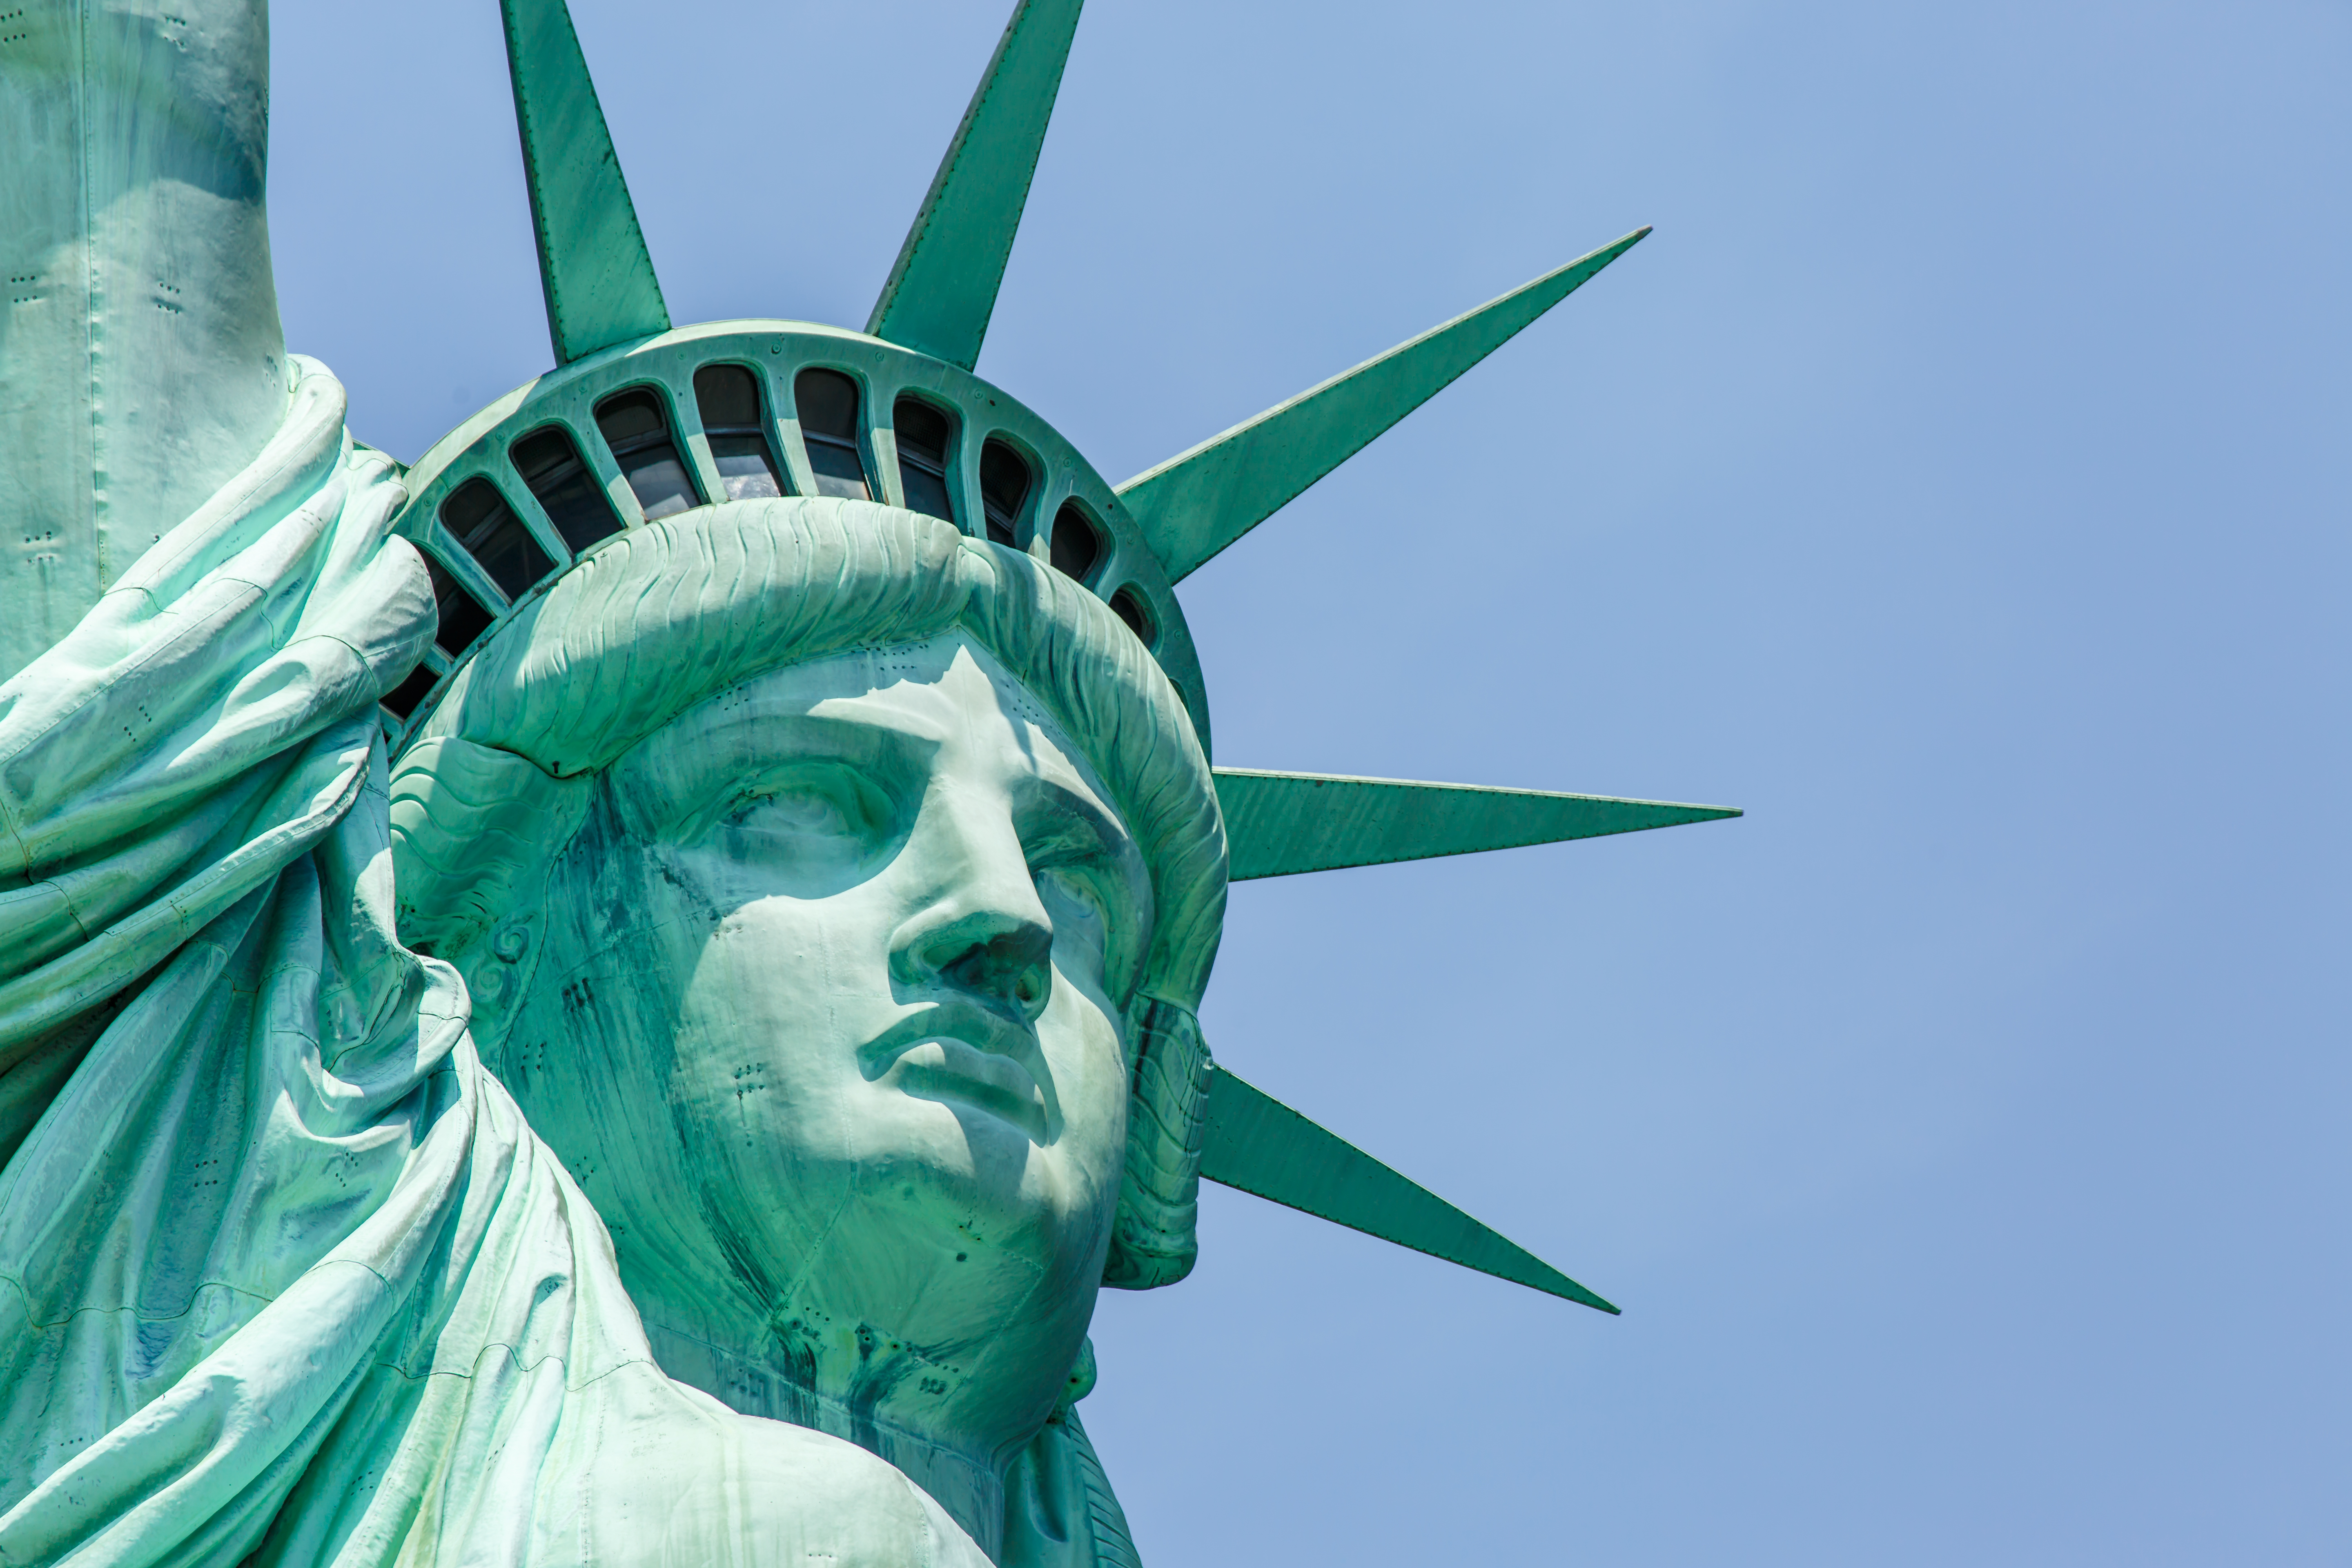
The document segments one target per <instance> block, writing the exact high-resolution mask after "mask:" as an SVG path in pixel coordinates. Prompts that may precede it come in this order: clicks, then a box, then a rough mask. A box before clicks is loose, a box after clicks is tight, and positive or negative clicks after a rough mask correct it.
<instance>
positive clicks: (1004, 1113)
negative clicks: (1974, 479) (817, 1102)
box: [857, 1001, 1049, 1146]
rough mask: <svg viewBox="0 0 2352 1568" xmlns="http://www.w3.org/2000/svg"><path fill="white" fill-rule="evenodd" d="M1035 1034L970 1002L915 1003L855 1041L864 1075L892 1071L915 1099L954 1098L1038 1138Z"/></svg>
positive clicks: (1040, 1108) (1043, 1132)
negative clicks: (886, 1024) (889, 1022)
mask: <svg viewBox="0 0 2352 1568" xmlns="http://www.w3.org/2000/svg"><path fill="white" fill-rule="evenodd" d="M1038 1054H1039V1053H1038V1048H1037V1037H1036V1036H1035V1035H1034V1033H1032V1032H1031V1031H1029V1030H1027V1029H1024V1028H1023V1027H1022V1026H1019V1025H1017V1024H1015V1023H1013V1021H1012V1020H1011V1019H1009V1018H1006V1017H1004V1016H1003V1015H1001V1014H999V1013H996V1012H993V1011H992V1010H991V1009H989V1008H986V1007H982V1006H979V1005H975V1004H972V1003H969V1002H957V1001H948V1002H934V1003H930V1004H929V1005H924V1006H920V1007H918V1008H916V1009H915V1010H914V1011H913V1012H911V1013H909V1014H908V1015H907V1016H905V1017H903V1018H901V1019H899V1020H898V1022H897V1023H895V1024H893V1025H891V1026H889V1027H888V1028H887V1029H885V1030H883V1031H882V1033H880V1034H879V1035H877V1036H876V1037H874V1038H873V1039H871V1040H869V1041H868V1042H866V1044H865V1045H864V1046H861V1047H858V1052H857V1065H858V1068H859V1070H860V1071H862V1072H863V1073H864V1074H865V1076H866V1079H867V1080H868V1081H869V1082H873V1081H878V1080H880V1079H883V1078H885V1077H895V1079H896V1080H897V1083H898V1088H899V1089H902V1090H904V1091H905V1092H907V1093H908V1094H911V1095H913V1096H915V1097H916V1098H917V1099H919V1100H954V1101H956V1102H957V1103H959V1104H962V1105H969V1106H971V1107H972V1108H973V1109H974V1110H985V1111H987V1112H989V1113H990V1114H991V1115H993V1116H996V1117H999V1118H1001V1119H1002V1120H1003V1121H1009V1122H1011V1123H1012V1124H1013V1126H1015V1127H1017V1128H1019V1129H1020V1130H1021V1131H1024V1132H1025V1133H1027V1134H1028V1136H1029V1139H1030V1142H1034V1143H1036V1144H1039V1145H1040V1146H1042V1145H1044V1144H1045V1142H1047V1141H1048V1136H1049V1115H1048V1110H1049V1107H1048V1101H1047V1098H1046V1095H1045V1087H1044V1085H1043V1084H1042V1083H1040V1082H1039V1077H1038V1074H1037V1072H1036V1071H1035V1070H1034V1068H1032V1066H1031V1063H1033V1062H1034V1061H1035V1060H1036V1059H1037V1058H1038Z"/></svg>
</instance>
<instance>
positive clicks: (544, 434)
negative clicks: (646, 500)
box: [507, 425, 621, 555]
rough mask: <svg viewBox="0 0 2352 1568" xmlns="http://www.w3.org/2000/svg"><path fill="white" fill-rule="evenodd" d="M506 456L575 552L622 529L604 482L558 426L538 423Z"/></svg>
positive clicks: (549, 519)
mask: <svg viewBox="0 0 2352 1568" xmlns="http://www.w3.org/2000/svg"><path fill="white" fill-rule="evenodd" d="M507 456H508V457H509V458H510V459H512V461H513V463H514V466H515V472H517V473H518V474H520V475H521V476H522V482H523V484H524V486H525V487H526V488H528V489H530V493H531V494H532V495H533V496H535V497H537V498H538V500H539V505H540V510H542V511H544V512H546V513H547V521H550V522H551V523H553V524H554V525H555V531H556V532H557V534H559V535H560V536H562V540H563V542H564V543H566V544H568V545H570V546H571V547H572V553H573V554H575V555H576V554H578V553H579V552H581V551H583V550H585V549H587V548H588V547H589V546H590V545H592V544H593V543H595V542H597V541H598V540H600V539H604V538H608V537H610V536H611V535H613V534H615V533H618V532H620V531H621V520H620V519H619V518H617V517H614V515H613V503H612V501H611V500H610V499H608V498H607V497H606V496H605V494H604V486H602V485H600V484H598V483H597V482H596V476H595V475H594V474H593V473H590V472H589V471H588V465H587V464H586V463H585V462H583V461H582V460H581V457H580V448H579V447H576V446H574V445H573V444H572V437H571V434H570V432H568V431H566V430H565V429H564V428H563V426H561V425H546V426H541V427H540V428H539V429H536V430H534V431H532V432H531V433H530V435H528V436H526V437H523V438H522V439H521V440H520V441H517V442H516V443H515V444H514V445H513V447H509V449H508V452H507Z"/></svg>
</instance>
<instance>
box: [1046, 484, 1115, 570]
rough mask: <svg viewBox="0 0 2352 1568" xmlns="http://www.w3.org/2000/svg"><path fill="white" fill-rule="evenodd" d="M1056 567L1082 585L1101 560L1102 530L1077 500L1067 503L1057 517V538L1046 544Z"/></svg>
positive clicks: (1055, 520)
mask: <svg viewBox="0 0 2352 1568" xmlns="http://www.w3.org/2000/svg"><path fill="white" fill-rule="evenodd" d="M1047 552H1048V553H1049V554H1050V555H1051V556H1052V558H1053V562H1054V564H1055V566H1056V567H1057V568H1059V569H1060V570H1061V571H1063V572H1064V573H1066V574H1068V575H1070V576H1072V577H1076V579H1077V580H1078V581H1079V582H1081V583H1083V582H1085V581H1086V580H1087V576H1088V575H1089V574H1091V573H1092V572H1093V571H1094V569H1095V567H1096V565H1097V563H1100V562H1101V560H1102V552H1103V549H1102V531H1101V530H1099V529H1097V528H1096V527H1095V520H1094V519H1093V518H1090V517H1088V516H1087V513H1086V509H1085V508H1084V507H1081V506H1080V505H1078V503H1077V502H1076V501H1074V500H1073V501H1064V502H1063V503H1062V510H1060V511H1058V512H1056V513H1055V514H1054V537H1053V539H1052V540H1051V541H1050V542H1048V544H1047Z"/></svg>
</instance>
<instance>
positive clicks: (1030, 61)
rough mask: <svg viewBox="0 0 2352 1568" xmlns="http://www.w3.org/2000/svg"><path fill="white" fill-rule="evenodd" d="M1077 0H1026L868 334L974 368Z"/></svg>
mask: <svg viewBox="0 0 2352 1568" xmlns="http://www.w3.org/2000/svg"><path fill="white" fill-rule="evenodd" d="M1080 4H1081V0H1021V3H1020V4H1019V5H1017V6H1015V7H1014V8H1013V19H1012V20H1011V21H1009V22H1007V23H1006V24H1005V25H1004V37H1002V38H1001V39H999V40H998V41H997V45H996V54H995V56H994V57H993V58H991V59H990V60H989V62H988V69H987V71H986V73H985V74H983V75H982V77H981V79H980V86H979V88H978V89H976V90H975V91H974V92H973V93H972V95H971V106H970V107H969V108H967V109H965V110H964V111H963V123H962V124H961V125H959V126H957V127H956V133H955V140H954V141H952V142H949V143H948V151H947V156H945V157H944V158H941V159H940V169H939V173H938V174H934V175H932V176H931V188H930V192H929V195H925V196H924V197H923V205H922V210H921V211H919V212H918V213H917V214H916V215H915V225H914V226H913V227H912V228H910V229H908V231H907V241H906V243H905V244H904V245H902V246H900V247H899V248H898V262H897V264H896V265H894V266H893V267H892V268H890V278H889V280H888V281H887V282H886V283H884V284H883V285H882V295H881V298H879V299H877V300H875V301H874V313H873V315H872V316H871V317H870V318H869V319H868V320H867V321H866V331H867V332H868V333H869V334H870V335H872V336H874V337H877V338H883V339H886V340H887V341H888V342H894V343H898V344H900V345H902V346H903V347H906V348H910V349H914V350H916V351H918V352H919V353H927V354H929V355H931V356H932V357H933V358H935V359H943V360H945V361H947V362H948V363H950V364H953V365H958V366H961V368H963V369H965V370H970V369H971V367H972V366H973V365H975V364H977V363H979V362H980V345H981V342H982V340H984V339H985V338H986V337H987V336H988V319H989V317H990V316H991V315H992V314H994V313H995V310H996V291H997V289H998V288H999V287H1000V286H1001V285H1002V284H1003V281H1004V263H1005V261H1006V258H1009V257H1010V256H1011V255H1012V254H1013V235H1014V234H1015V233H1016V232H1018V230H1019V229H1020V227H1021V212H1022V209H1023V208H1024V206H1026V205H1028V201H1029V182H1030V180H1031V179H1032V178H1033V177H1034V175H1035V174H1036V172H1037V152H1038V149H1039V148H1040V147H1042V146H1043V145H1044V144H1045V125H1046V122H1047V121H1050V120H1051V119H1052V118H1053V116H1054V100H1055V96H1056V95H1057V94H1058V93H1059V92H1060V91H1061V87H1062V68H1063V66H1064V65H1065V64H1066V63H1067V62H1068V60H1069V58H1070V39H1071V38H1072V37H1074V36H1075V35H1076V32H1077V28H1078V9H1079V5H1080Z"/></svg>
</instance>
